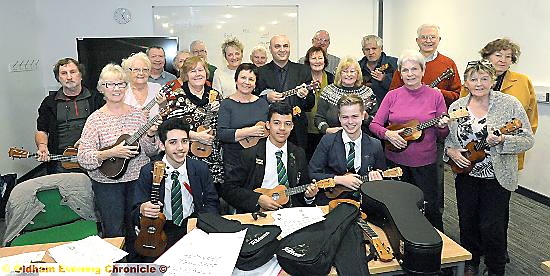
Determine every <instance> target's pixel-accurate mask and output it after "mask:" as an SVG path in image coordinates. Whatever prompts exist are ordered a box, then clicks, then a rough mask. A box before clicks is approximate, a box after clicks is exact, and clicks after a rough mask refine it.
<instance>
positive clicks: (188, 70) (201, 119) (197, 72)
mask: <svg viewBox="0 0 550 276" xmlns="http://www.w3.org/2000/svg"><path fill="white" fill-rule="evenodd" d="M180 72H181V74H180V75H185V76H186V78H187V80H188V81H185V82H184V83H183V84H182V85H181V86H180V87H179V88H174V87H172V89H167V90H165V92H166V93H167V96H166V98H167V100H168V106H169V107H170V108H172V111H171V113H170V114H169V115H168V118H171V117H178V118H182V119H183V120H184V121H185V122H186V123H188V124H189V125H190V126H191V131H190V132H189V138H190V140H191V141H193V143H192V144H191V152H190V153H189V156H190V157H191V158H193V159H197V160H201V161H204V162H205V163H206V164H208V166H209V168H210V173H211V174H212V177H213V179H214V184H215V185H216V188H219V186H220V185H221V184H222V183H223V167H222V157H221V146H220V143H219V141H218V140H217V139H215V137H214V134H213V133H212V132H211V130H215V129H216V127H217V120H218V109H219V107H220V101H221V95H219V93H218V92H217V91H215V90H213V89H212V87H209V86H207V85H206V80H207V78H208V69H207V65H206V62H205V61H204V60H203V59H202V58H201V57H199V56H193V57H190V58H187V59H186V60H185V61H184V62H183V65H182V67H181V71H180ZM180 78H181V76H180ZM211 94H217V95H216V97H215V98H214V99H213V101H210V98H211V97H210V95H211ZM207 117H209V118H211V120H210V124H209V125H208V126H207V127H208V128H207V129H205V130H201V131H198V130H197V129H198V127H200V126H203V125H204V124H205V123H206V122H205V121H206V120H205V119H206V118H207ZM195 142H199V143H201V144H202V145H207V146H212V152H211V153H210V155H208V156H206V157H199V156H197V155H195V152H193V147H194V145H195V144H194V143H195ZM202 147H203V146H201V148H202ZM218 192H219V190H218Z"/></svg>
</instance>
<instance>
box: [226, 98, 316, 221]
mask: <svg viewBox="0 0 550 276" xmlns="http://www.w3.org/2000/svg"><path fill="white" fill-rule="evenodd" d="M293 127H294V123H293V122H292V108H291V107H290V106H289V105H288V104H286V103H282V102H277V103H274V104H272V105H271V106H270V107H269V112H268V121H267V124H266V128H267V130H268V132H269V136H268V137H267V138H266V139H263V140H260V142H258V144H257V145H256V146H254V147H251V148H248V149H245V150H244V151H243V153H242V157H241V158H240V159H239V160H238V161H237V164H235V166H232V169H231V170H227V171H226V172H225V183H224V185H223V194H222V197H223V198H224V199H225V200H226V201H227V202H228V203H229V204H230V205H231V206H233V207H235V208H236V209H237V212H256V211H258V210H260V209H262V210H269V211H271V210H277V209H280V208H282V207H283V206H282V205H281V204H279V203H277V202H276V201H275V200H273V199H272V198H271V197H269V196H267V195H262V194H260V193H257V192H254V189H256V188H267V189H272V188H275V187H276V186H278V185H285V186H287V187H296V186H301V185H307V184H308V183H309V182H310V181H309V180H310V179H309V175H308V171H307V161H306V156H305V152H304V150H303V149H302V148H300V147H298V146H296V145H294V144H292V143H291V142H289V141H288V136H289V135H290V131H291V130H292V129H293ZM318 190H319V189H318V188H317V186H315V185H313V184H312V185H309V186H308V187H307V188H306V191H305V192H304V194H296V195H293V196H291V198H290V200H289V202H288V203H287V204H286V206H310V205H313V203H314V201H315V195H316V194H317V191H318Z"/></svg>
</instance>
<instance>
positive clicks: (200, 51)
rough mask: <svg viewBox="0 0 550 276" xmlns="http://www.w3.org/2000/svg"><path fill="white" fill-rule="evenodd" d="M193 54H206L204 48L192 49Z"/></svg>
mask: <svg viewBox="0 0 550 276" xmlns="http://www.w3.org/2000/svg"><path fill="white" fill-rule="evenodd" d="M193 54H195V55H198V54H206V50H193Z"/></svg>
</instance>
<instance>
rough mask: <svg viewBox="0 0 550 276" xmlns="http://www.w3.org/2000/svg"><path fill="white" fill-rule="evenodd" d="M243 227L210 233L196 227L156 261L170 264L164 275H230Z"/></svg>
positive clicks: (238, 249) (241, 240)
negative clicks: (227, 231) (236, 229)
mask: <svg viewBox="0 0 550 276" xmlns="http://www.w3.org/2000/svg"><path fill="white" fill-rule="evenodd" d="M245 234H246V229H245V230H242V231H240V232H236V233H211V234H207V233H205V232H204V231H202V230H200V229H198V228H195V229H193V230H192V231H191V232H189V233H188V234H187V235H185V236H184V237H183V238H182V239H181V240H179V241H178V242H177V243H176V244H174V246H172V247H171V248H170V249H168V251H166V252H165V253H164V254H163V255H162V256H160V257H159V258H158V259H157V260H156V261H155V264H157V265H166V266H169V268H168V271H166V273H164V275H174V276H180V275H216V276H217V275H231V273H232V272H233V268H234V267H235V264H236V263H237V258H238V256H239V252H240V251H241V246H242V244H243V241H244V236H245Z"/></svg>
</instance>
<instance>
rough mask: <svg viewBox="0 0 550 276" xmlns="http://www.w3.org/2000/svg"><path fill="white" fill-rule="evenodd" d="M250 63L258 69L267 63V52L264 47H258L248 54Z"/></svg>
mask: <svg viewBox="0 0 550 276" xmlns="http://www.w3.org/2000/svg"><path fill="white" fill-rule="evenodd" d="M250 61H251V62H252V63H254V65H256V66H258V67H260V66H263V65H265V64H266V63H267V50H266V49H265V47H264V46H262V45H258V46H256V47H254V48H253V49H252V52H251V53H250Z"/></svg>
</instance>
